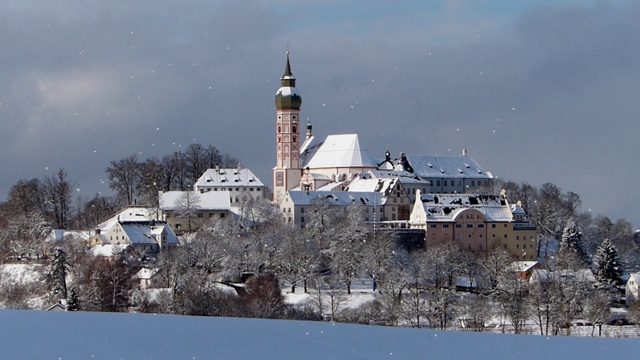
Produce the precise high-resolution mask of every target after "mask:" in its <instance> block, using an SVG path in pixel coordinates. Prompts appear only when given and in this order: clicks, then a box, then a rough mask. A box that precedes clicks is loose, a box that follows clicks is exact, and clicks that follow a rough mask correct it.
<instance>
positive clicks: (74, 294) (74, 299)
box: [67, 286, 79, 311]
mask: <svg viewBox="0 0 640 360" xmlns="http://www.w3.org/2000/svg"><path fill="white" fill-rule="evenodd" d="M78 300H79V299H78V290H76V287H75V286H74V287H72V288H71V291H69V298H68V299H67V311H78V310H79V308H78Z"/></svg>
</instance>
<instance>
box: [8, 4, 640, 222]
mask: <svg viewBox="0 0 640 360" xmlns="http://www.w3.org/2000/svg"><path fill="white" fill-rule="evenodd" d="M287 46H288V47H289V49H290V50H291V61H292V69H293V73H294V75H295V76H296V77H297V79H298V83H297V85H298V89H299V90H300V92H301V94H302V96H303V107H302V117H303V119H306V118H309V119H310V120H311V122H312V123H313V125H314V133H315V134H316V135H327V134H336V133H358V134H359V135H360V141H361V143H362V144H363V145H364V146H365V147H366V148H367V149H368V151H369V153H370V155H372V156H382V154H383V153H384V151H385V150H387V149H389V150H390V151H391V153H392V154H394V155H397V154H399V153H400V152H401V151H402V152H407V153H410V154H440V155H445V154H460V153H461V151H462V149H463V148H466V149H468V150H469V152H470V154H471V155H472V156H473V157H474V159H476V160H477V161H478V162H479V163H480V164H481V165H482V166H483V167H484V168H485V169H486V170H489V171H492V172H493V173H494V175H496V176H498V177H500V178H504V179H509V180H514V181H517V182H520V181H527V182H529V183H531V184H533V185H541V184H543V183H545V182H552V183H554V184H556V185H558V186H559V187H561V188H562V189H563V190H564V191H574V192H577V193H578V194H580V195H581V196H582V198H583V210H588V209H591V210H592V212H593V213H594V214H606V215H608V216H610V217H612V218H614V219H617V218H623V217H624V218H626V219H627V220H629V221H631V222H632V223H633V224H634V226H636V227H637V226H640V215H639V214H638V212H637V206H635V202H636V200H637V199H638V197H639V195H640V194H639V193H640V189H639V187H638V185H637V184H638V180H639V178H640V176H639V175H640V167H639V166H637V165H638V154H639V153H640V151H639V150H640V145H638V144H639V143H638V141H637V139H636V137H637V136H638V134H640V121H638V120H639V119H638V114H639V113H640V101H639V94H640V91H639V89H638V87H639V85H638V84H640V2H638V1H623V0H620V1H607V0H603V1H586V0H581V1H577V0H554V1H543V0H538V1H534V0H529V1H526V0H522V1H512V0H504V1H498V0H495V1H491V0H485V1H482V0H468V1H465V0H451V1H423V0H415V1H412V0H399V1H393V2H392V1H382V0H379V1H378V0H340V1H338V0H306V1H294V0H246V1H211V0H182V1H177V0H175V1H169V0H137V1H99V0H91V1H86V0H83V1H80V0H58V1H55V2H43V1H36V0H3V1H2V2H0V48H1V49H2V51H1V52H0V121H2V125H3V131H2V132H0V151H1V153H2V155H1V156H0V165H1V166H2V167H1V168H2V169H3V170H2V171H1V172H0V196H3V197H6V195H5V194H6V193H7V191H8V189H9V188H10V187H11V185H12V184H14V183H15V182H16V181H17V180H18V179H21V178H32V177H42V176H44V175H51V174H53V172H54V171H55V170H57V169H59V168H65V169H67V171H68V172H69V174H70V178H71V179H72V180H73V181H74V182H75V183H77V185H78V191H77V193H78V194H80V195H83V196H86V197H91V196H92V195H93V194H95V193H96V192H103V193H109V192H110V191H109V189H108V186H107V181H106V175H105V172H104V169H105V167H106V166H107V165H108V163H109V161H110V160H118V159H121V158H123V157H125V156H128V155H131V154H134V153H136V154H139V157H140V158H141V159H144V158H146V157H149V156H153V155H159V156H162V155H165V154H169V153H171V152H173V151H175V150H181V149H183V148H184V147H186V146H188V145H189V144H191V143H201V144H203V145H209V144H211V145H214V146H216V147H217V148H219V149H220V150H221V151H223V152H226V153H229V154H231V155H234V156H236V157H238V158H240V159H241V160H242V162H243V165H245V166H247V167H249V168H251V169H252V170H253V171H254V172H255V173H256V174H257V175H258V176H259V177H260V178H261V179H262V180H263V181H264V182H265V183H267V184H268V185H271V168H272V167H273V165H274V162H275V154H274V150H275V145H274V131H275V129H274V128H275V126H274V122H275V108H274V105H273V96H274V94H275V91H276V90H277V88H278V86H279V78H280V76H281V75H282V72H283V70H284V61H285V50H286V48H287Z"/></svg>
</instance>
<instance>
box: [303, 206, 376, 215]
mask: <svg viewBox="0 0 640 360" xmlns="http://www.w3.org/2000/svg"><path fill="white" fill-rule="evenodd" d="M367 210H369V209H367ZM300 214H304V207H301V208H300Z"/></svg>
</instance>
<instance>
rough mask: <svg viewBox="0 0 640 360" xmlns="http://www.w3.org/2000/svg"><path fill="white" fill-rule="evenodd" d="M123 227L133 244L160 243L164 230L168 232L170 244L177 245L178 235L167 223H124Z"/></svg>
mask: <svg viewBox="0 0 640 360" xmlns="http://www.w3.org/2000/svg"><path fill="white" fill-rule="evenodd" d="M122 229H123V230H124V232H125V234H127V237H128V238H129V242H130V243H131V244H132V245H136V244H159V243H160V241H161V239H160V236H161V234H162V233H163V232H166V235H167V237H166V239H165V241H166V243H167V244H169V245H177V244H178V237H177V236H176V234H175V233H174V232H173V230H172V229H171V227H170V226H169V225H167V224H166V223H155V222H154V223H152V224H141V223H123V224H122Z"/></svg>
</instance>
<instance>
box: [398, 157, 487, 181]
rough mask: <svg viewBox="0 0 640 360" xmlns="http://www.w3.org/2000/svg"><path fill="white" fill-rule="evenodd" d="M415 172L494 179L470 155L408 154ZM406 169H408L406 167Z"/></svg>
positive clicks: (448, 176)
mask: <svg viewBox="0 0 640 360" xmlns="http://www.w3.org/2000/svg"><path fill="white" fill-rule="evenodd" d="M407 160H408V161H409V164H411V167H412V168H413V173H414V174H416V175H418V176H420V177H425V178H465V179H492V178H493V175H492V174H491V173H490V172H486V171H484V170H483V169H482V167H481V166H480V165H479V164H478V163H477V162H476V161H475V160H473V159H472V158H471V157H470V156H466V155H462V156H438V155H408V156H407ZM405 170H406V169H405Z"/></svg>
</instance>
